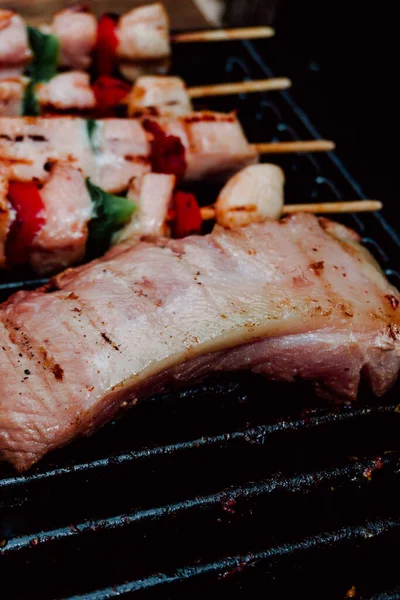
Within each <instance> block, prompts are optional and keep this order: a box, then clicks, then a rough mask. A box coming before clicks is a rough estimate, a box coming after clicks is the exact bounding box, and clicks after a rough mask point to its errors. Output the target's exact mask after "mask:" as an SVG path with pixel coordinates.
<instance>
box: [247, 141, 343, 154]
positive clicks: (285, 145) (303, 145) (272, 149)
mask: <svg viewBox="0 0 400 600" xmlns="http://www.w3.org/2000/svg"><path fill="white" fill-rule="evenodd" d="M253 148H255V149H256V150H257V152H258V153H259V154H286V153H288V152H330V151H331V150H334V149H335V142H332V141H331V140H296V141H294V142H269V143H266V144H253Z"/></svg>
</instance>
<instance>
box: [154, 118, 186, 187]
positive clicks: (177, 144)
mask: <svg viewBox="0 0 400 600" xmlns="http://www.w3.org/2000/svg"><path fill="white" fill-rule="evenodd" d="M143 127H144V128H145V129H146V131H149V132H150V133H151V134H152V135H153V139H152V141H151V144H150V145H151V154H150V162H151V167H152V170H153V171H154V172H155V173H169V174H171V175H176V177H177V178H178V179H183V176H184V175H185V171H186V166H187V163H186V159H185V146H184V145H183V144H182V142H181V140H180V138H178V137H177V136H175V135H168V134H166V133H164V131H163V130H162V129H161V127H160V126H159V125H158V123H156V122H155V121H151V120H150V119H145V120H144V121H143Z"/></svg>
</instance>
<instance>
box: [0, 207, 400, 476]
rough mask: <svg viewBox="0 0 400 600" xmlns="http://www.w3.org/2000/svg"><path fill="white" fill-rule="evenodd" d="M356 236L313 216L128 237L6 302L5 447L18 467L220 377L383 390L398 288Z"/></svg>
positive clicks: (390, 370)
mask: <svg viewBox="0 0 400 600" xmlns="http://www.w3.org/2000/svg"><path fill="white" fill-rule="evenodd" d="M356 239H357V238H356V235H355V234H354V232H351V231H350V230H347V229H346V228H344V227H343V226H341V225H337V224H334V223H332V222H330V221H326V220H318V219H317V218H315V217H314V216H311V215H306V214H298V215H293V216H291V217H290V218H286V219H283V220H281V221H272V220H271V221H265V222H264V223H261V224H254V225H250V226H248V227H246V228H242V229H238V230H233V231H227V230H224V229H222V228H219V227H216V228H215V229H214V231H213V233H211V234H210V235H207V236H203V237H201V236H200V237H198V236H193V237H187V238H185V239H182V240H171V239H163V238H161V239H158V240H155V241H154V242H153V243H152V242H140V243H138V244H136V245H132V244H131V245H129V244H128V243H126V244H121V245H120V246H116V247H114V248H113V249H112V250H111V251H109V252H108V254H107V255H106V256H105V257H104V258H102V259H100V260H97V261H94V262H92V263H91V264H89V265H85V266H83V267H79V268H76V269H70V270H67V271H65V272H64V273H62V274H61V275H59V276H57V277H56V278H55V279H54V280H53V282H52V289H53V290H55V291H51V290H50V289H47V290H39V291H36V292H19V293H17V294H16V295H14V296H13V297H12V298H11V299H10V300H9V301H8V302H6V303H5V304H3V305H2V306H1V307H0V352H1V361H0V452H1V454H2V458H3V459H4V460H7V461H9V462H11V463H12V464H13V465H15V467H16V468H17V469H19V470H23V469H26V468H27V467H29V466H30V465H31V464H32V463H34V462H35V461H37V460H38V459H40V457H42V456H43V455H44V454H46V453H47V452H48V451H49V450H52V449H54V448H56V447H58V446H62V445H64V444H66V443H68V442H69V441H71V440H72V439H73V438H75V437H77V436H79V435H89V434H91V433H93V431H95V430H96V429H97V428H98V427H99V426H100V425H102V424H103V423H105V422H107V421H109V420H110V419H111V418H112V417H113V416H114V415H115V414H116V413H118V412H120V411H121V410H123V409H125V408H126V407H128V406H132V405H134V404H136V402H137V401H138V400H139V399H140V398H141V397H144V396H148V395H150V394H154V393H156V392H160V391H162V390H166V389H169V388H171V387H172V386H175V385H176V384H179V385H184V384H185V383H187V382H189V381H190V382H192V381H194V380H199V379H203V378H204V377H206V376H207V375H208V374H210V373H213V372H216V371H234V370H239V369H246V370H251V371H254V372H257V373H262V374H264V375H266V376H267V377H270V378H273V379H279V380H284V381H292V380H294V379H296V378H303V379H306V380H309V381H312V382H313V383H314V385H315V387H316V389H317V391H318V392H319V393H320V394H322V395H324V396H329V397H335V398H341V399H346V400H349V399H350V400H353V399H355V398H356V395H357V390H358V386H359V382H360V375H361V374H363V375H364V376H365V377H366V378H367V380H368V381H369V384H370V385H371V387H372V389H373V391H374V392H375V394H378V395H380V394H383V393H384V392H385V391H386V390H387V389H388V388H389V387H390V386H391V385H392V384H393V383H394V381H395V379H396V377H397V374H398V370H399V363H400V334H399V326H400V318H399V308H398V304H399V294H398V292H397V290H396V289H394V288H393V287H392V286H391V285H390V284H389V283H388V281H387V280H386V278H385V277H384V275H383V274H382V273H381V272H380V271H379V268H377V266H376V265H375V264H374V262H373V259H372V258H371V256H370V255H369V254H368V253H367V252H366V251H365V250H364V249H363V248H361V246H359V245H358V244H357V242H356V241H355V240H356Z"/></svg>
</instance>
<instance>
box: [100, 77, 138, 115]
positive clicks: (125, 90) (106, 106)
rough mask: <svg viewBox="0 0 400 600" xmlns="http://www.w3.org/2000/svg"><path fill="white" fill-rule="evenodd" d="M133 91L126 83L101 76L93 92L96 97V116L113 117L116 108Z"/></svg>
mask: <svg viewBox="0 0 400 600" xmlns="http://www.w3.org/2000/svg"><path fill="white" fill-rule="evenodd" d="M130 91H131V86H130V84H129V83H126V82H125V81H121V80H120V79H116V78H115V77H109V76H108V75H101V76H100V77H98V79H96V81H95V82H94V84H93V92H94V95H95V97H96V116H98V117H113V116H115V115H116V108H117V106H119V105H120V104H121V102H122V100H123V99H124V98H125V97H126V96H127V95H128V94H129V92H130Z"/></svg>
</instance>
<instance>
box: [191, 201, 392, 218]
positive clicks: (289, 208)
mask: <svg viewBox="0 0 400 600" xmlns="http://www.w3.org/2000/svg"><path fill="white" fill-rule="evenodd" d="M381 208H382V202H380V201H379V200H351V201H348V202H321V203H319V204H284V205H283V209H282V214H283V215H287V214H290V213H295V212H309V213H316V214H318V213H330V214H333V213H336V214H340V213H349V212H374V211H375V210H381ZM200 211H201V216H202V219H203V220H204V221H211V220H212V219H215V209H214V207H213V206H202V207H201V208H200Z"/></svg>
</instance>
